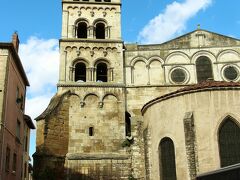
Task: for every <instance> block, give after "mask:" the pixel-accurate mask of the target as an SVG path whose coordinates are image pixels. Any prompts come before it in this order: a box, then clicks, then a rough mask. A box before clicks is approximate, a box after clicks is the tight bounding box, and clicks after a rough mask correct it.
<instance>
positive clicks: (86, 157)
mask: <svg viewBox="0 0 240 180" xmlns="http://www.w3.org/2000/svg"><path fill="white" fill-rule="evenodd" d="M66 158H67V159H68V160H102V159H115V160H127V159H130V156H129V155H126V154H82V153H73V154H72V153H71V154H67V155H66Z"/></svg>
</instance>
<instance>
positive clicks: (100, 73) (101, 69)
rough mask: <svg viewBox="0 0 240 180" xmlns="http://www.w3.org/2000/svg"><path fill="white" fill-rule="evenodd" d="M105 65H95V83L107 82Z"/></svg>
mask: <svg viewBox="0 0 240 180" xmlns="http://www.w3.org/2000/svg"><path fill="white" fill-rule="evenodd" d="M107 72H108V68H107V64H105V63H99V64H98V65H97V82H107V81H108V77H107Z"/></svg>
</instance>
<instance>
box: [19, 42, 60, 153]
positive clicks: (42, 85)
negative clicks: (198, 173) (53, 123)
mask: <svg viewBox="0 0 240 180" xmlns="http://www.w3.org/2000/svg"><path fill="white" fill-rule="evenodd" d="M19 55H20V57H21V61H22V64H23V66H24V70H25V71H26V74H27V77H28V80H29V82H30V87H29V88H28V89H27V99H26V108H25V113H26V114H27V115H30V116H31V118H32V119H33V122H34V124H36V123H35V121H34V119H35V118H36V117H37V116H39V115H40V114H41V113H42V112H43V111H44V110H45V109H46V108H47V106H48V104H49V101H50V99H51V98H52V97H53V95H54V94H55V92H56V84H57V81H58V71H59V51H58V40H57V39H48V40H44V39H39V38H37V37H30V38H29V40H28V41H27V42H26V43H25V44H20V49H19ZM35 137H36V131H32V132H31V146H30V154H32V153H34V151H35Z"/></svg>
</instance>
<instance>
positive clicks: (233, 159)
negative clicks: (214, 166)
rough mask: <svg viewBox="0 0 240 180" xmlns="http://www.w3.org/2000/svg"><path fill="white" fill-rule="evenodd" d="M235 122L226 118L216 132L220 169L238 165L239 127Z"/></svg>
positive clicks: (239, 161)
mask: <svg viewBox="0 0 240 180" xmlns="http://www.w3.org/2000/svg"><path fill="white" fill-rule="evenodd" d="M236 122H237V121H236V120H235V119H234V118H232V117H231V116H227V117H226V118H225V119H224V120H223V122H222V124H221V125H220V127H219V130H218V144H219V155H220V162H221V167H225V166H229V165H233V164H237V163H240V127H239V125H238V124H237V123H236Z"/></svg>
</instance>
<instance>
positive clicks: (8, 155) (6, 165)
mask: <svg viewBox="0 0 240 180" xmlns="http://www.w3.org/2000/svg"><path fill="white" fill-rule="evenodd" d="M9 167H10V148H9V147H7V149H6V159H5V170H6V171H7V172H9Z"/></svg>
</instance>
